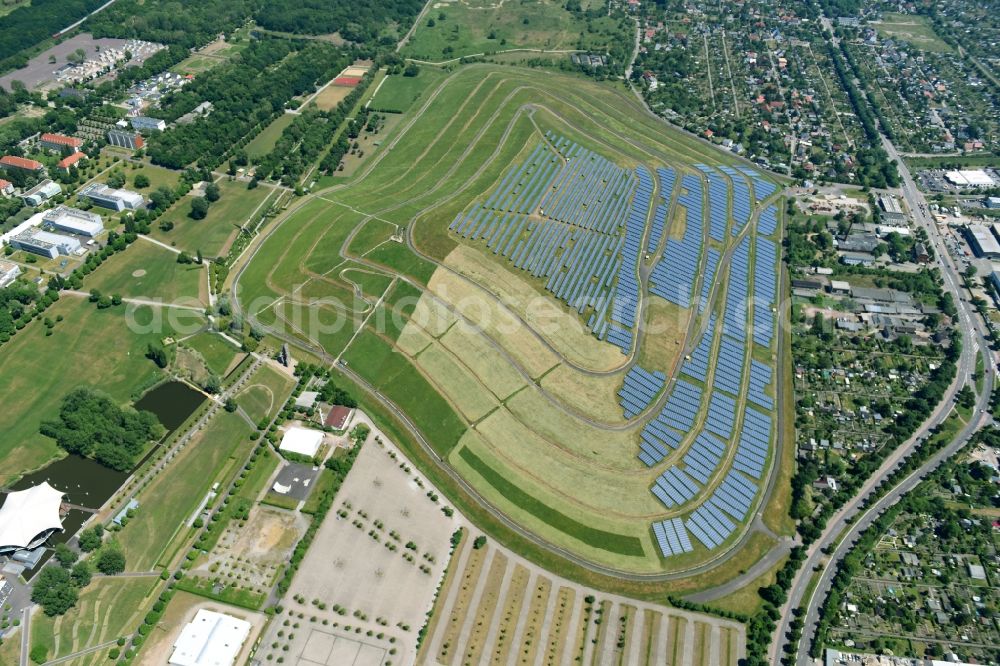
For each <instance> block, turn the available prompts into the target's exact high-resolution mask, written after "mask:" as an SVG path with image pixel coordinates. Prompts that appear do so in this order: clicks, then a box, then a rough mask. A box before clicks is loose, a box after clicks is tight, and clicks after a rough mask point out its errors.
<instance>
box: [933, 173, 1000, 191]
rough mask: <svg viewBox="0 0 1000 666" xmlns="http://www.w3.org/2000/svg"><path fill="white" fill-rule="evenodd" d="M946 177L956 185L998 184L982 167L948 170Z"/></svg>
mask: <svg viewBox="0 0 1000 666" xmlns="http://www.w3.org/2000/svg"><path fill="white" fill-rule="evenodd" d="M944 178H945V180H947V181H948V182H949V183H951V184H952V185H954V186H955V187H993V186H994V185H996V183H995V182H994V181H993V178H992V177H991V176H990V175H989V174H988V173H986V172H985V171H983V170H982V169H962V170H959V171H948V172H946V173H945V174H944Z"/></svg>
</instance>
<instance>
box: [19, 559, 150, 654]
mask: <svg viewBox="0 0 1000 666" xmlns="http://www.w3.org/2000/svg"><path fill="white" fill-rule="evenodd" d="M158 582H159V578H158V577H151V578H98V579H95V580H93V581H92V582H91V583H90V585H88V586H87V587H86V588H85V589H84V590H82V591H81V593H80V599H79V601H78V602H77V604H76V606H75V607H74V608H72V609H70V611H69V612H67V613H66V614H65V615H62V616H56V617H46V616H45V615H44V614H43V613H38V614H36V615H35V616H34V618H33V620H32V622H31V645H32V646H34V645H45V646H47V647H48V649H49V651H48V658H49V659H50V660H51V659H55V658H57V657H61V656H65V655H68V654H72V653H74V652H79V651H80V650H84V649H86V648H88V647H93V646H95V645H100V644H101V643H105V642H107V641H109V640H114V639H116V638H118V637H119V636H122V635H124V634H126V633H128V632H130V631H132V630H134V629H135V627H136V625H137V624H138V623H139V622H140V621H141V620H142V617H143V615H145V613H146V608H147V607H148V606H149V605H150V604H151V603H152V601H153V597H152V596H148V595H149V594H150V592H152V590H153V587H154V586H155V585H156V584H157V583H158ZM19 636H20V634H19ZM19 642H20V639H19V640H18V643H19Z"/></svg>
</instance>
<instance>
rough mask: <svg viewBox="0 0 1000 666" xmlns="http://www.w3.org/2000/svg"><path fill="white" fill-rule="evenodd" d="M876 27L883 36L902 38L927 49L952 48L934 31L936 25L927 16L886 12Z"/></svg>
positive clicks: (940, 49) (941, 49)
mask: <svg viewBox="0 0 1000 666" xmlns="http://www.w3.org/2000/svg"><path fill="white" fill-rule="evenodd" d="M875 27H876V29H877V30H878V32H879V33H880V34H881V35H882V36H883V37H891V38H893V39H901V40H903V41H906V42H910V43H911V44H913V45H914V46H917V47H919V48H921V49H924V50H925V51H936V52H940V53H943V52H945V51H950V50H951V48H950V47H949V46H948V45H947V44H946V43H945V42H944V41H943V40H942V39H941V38H940V37H938V35H937V33H935V32H934V27H933V26H932V25H931V22H930V19H928V18H927V17H926V16H919V15H917V14H896V13H893V12H885V13H884V14H883V15H882V20H881V22H879V23H876V24H875Z"/></svg>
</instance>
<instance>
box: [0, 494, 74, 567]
mask: <svg viewBox="0 0 1000 666" xmlns="http://www.w3.org/2000/svg"><path fill="white" fill-rule="evenodd" d="M62 498H63V493H62V491H60V490H56V489H55V488H53V487H52V486H50V485H49V484H48V482H45V483H41V484H39V485H37V486H34V487H33V488H28V489H26V490H17V491H14V492H11V493H7V498H6V499H5V500H4V503H3V506H0V553H2V552H8V551H12V550H21V549H22V548H34V547H36V546H38V545H40V544H41V543H43V542H44V541H45V540H46V539H47V538H48V537H49V535H50V534H52V533H53V532H55V531H57V530H60V531H61V530H62V528H63V527H62V519H60V517H59V507H60V505H61V504H62Z"/></svg>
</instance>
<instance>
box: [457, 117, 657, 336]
mask: <svg viewBox="0 0 1000 666" xmlns="http://www.w3.org/2000/svg"><path fill="white" fill-rule="evenodd" d="M546 138H547V139H548V144H545V143H541V144H539V145H538V146H536V147H535V148H534V149H533V150H532V151H531V153H530V154H529V155H528V158H527V159H526V160H525V161H524V162H523V163H522V164H519V165H514V166H512V167H511V168H510V169H509V170H508V171H507V173H506V174H505V175H504V176H503V178H502V179H501V181H500V184H499V185H498V186H497V187H496V189H495V190H494V191H493V192H492V193H491V194H490V195H489V196H488V197H487V199H486V200H485V201H484V202H483V203H482V204H479V203H477V204H475V205H474V206H473V207H472V208H471V209H470V210H469V211H467V212H465V213H461V214H459V215H458V216H457V217H456V218H455V220H454V221H453V222H452V223H451V225H450V226H449V229H450V230H451V231H453V232H454V233H456V234H458V235H459V236H461V237H463V238H467V239H470V240H482V241H485V242H486V246H487V247H488V248H489V249H491V250H492V251H493V254H495V255H500V256H503V257H505V258H506V259H507V260H508V261H510V263H511V264H513V266H514V267H515V268H519V269H521V270H523V271H526V272H528V273H530V274H531V275H532V277H536V278H539V279H542V280H544V281H545V288H546V289H547V290H548V291H550V292H551V293H552V294H553V295H554V296H555V297H556V298H558V299H560V300H562V301H564V302H565V303H567V304H568V305H569V306H570V307H572V308H574V309H576V310H577V311H578V312H580V313H581V314H582V313H583V312H584V311H585V310H587V309H588V308H590V309H592V313H591V316H590V319H589V321H588V323H587V325H588V327H589V328H590V329H591V330H592V331H593V332H594V334H595V335H597V337H599V338H600V339H602V340H605V339H606V340H608V341H610V342H612V343H614V344H616V345H618V346H619V347H620V348H621V349H622V351H623V352H625V353H627V352H628V351H629V350H630V349H631V347H632V339H633V335H632V329H633V328H634V326H635V314H636V307H637V304H638V301H639V282H638V274H637V272H638V262H639V253H640V251H641V247H640V246H641V243H642V236H643V233H644V230H645V226H646V216H647V213H648V211H649V206H650V202H651V199H652V191H653V182H652V175H651V174H650V172H649V171H648V170H646V169H643V168H642V167H639V168H638V169H637V170H636V171H635V172H634V173H633V172H632V171H630V170H629V169H624V168H622V167H620V166H618V165H616V164H615V163H614V162H611V161H610V160H607V159H605V158H604V157H602V156H600V155H598V154H596V153H594V152H592V151H590V150H587V149H586V148H583V147H582V146H580V145H578V144H576V143H574V142H573V141H570V140H569V139H566V138H564V137H560V136H556V135H555V134H553V133H551V132H549V133H547V134H546ZM668 176H669V178H671V179H672V178H673V172H672V171H670V170H664V174H663V177H668ZM671 185H672V181H671ZM661 217H662V218H663V222H664V223H665V219H666V211H665V210H664V211H663V213H662V215H661ZM623 227H624V229H625V233H624V234H622V228H623ZM661 233H662V225H661Z"/></svg>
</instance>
